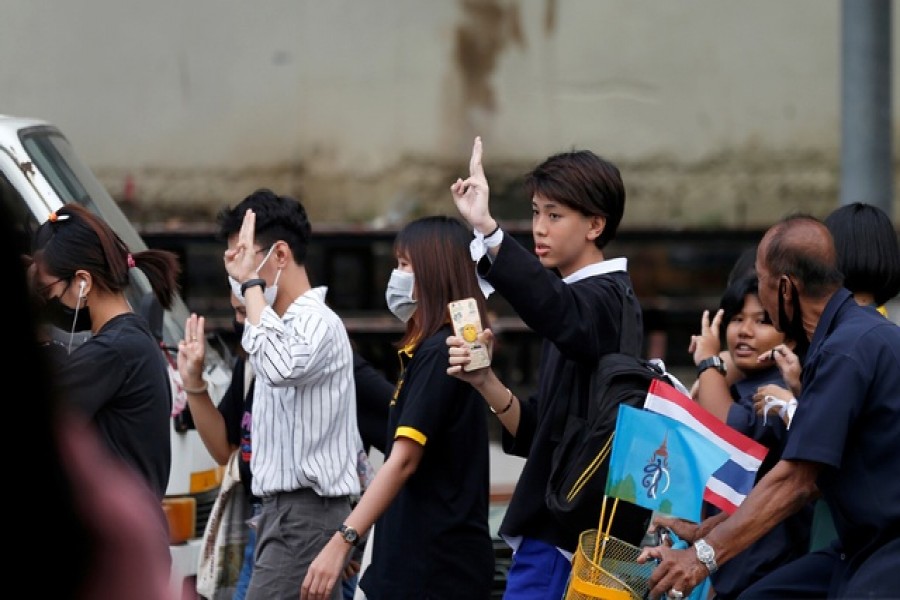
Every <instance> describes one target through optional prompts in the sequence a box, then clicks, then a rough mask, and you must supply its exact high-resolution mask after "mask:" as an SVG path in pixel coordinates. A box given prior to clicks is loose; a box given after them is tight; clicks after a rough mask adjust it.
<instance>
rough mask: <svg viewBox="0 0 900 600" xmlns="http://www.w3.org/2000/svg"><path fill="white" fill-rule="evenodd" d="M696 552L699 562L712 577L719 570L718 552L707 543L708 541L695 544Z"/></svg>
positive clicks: (698, 541) (700, 540) (699, 541)
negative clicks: (717, 562)
mask: <svg viewBox="0 0 900 600" xmlns="http://www.w3.org/2000/svg"><path fill="white" fill-rule="evenodd" d="M694 550H696V551H697V560H699V561H700V562H702V563H703V565H704V566H705V567H706V570H707V571H709V574H710V575H712V574H713V573H715V572H716V571H717V570H718V569H719V565H717V564H716V551H715V550H713V547H712V546H710V545H709V544H707V543H706V540H704V539H699V540H697V541H696V542H694Z"/></svg>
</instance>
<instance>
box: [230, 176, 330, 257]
mask: <svg viewBox="0 0 900 600" xmlns="http://www.w3.org/2000/svg"><path fill="white" fill-rule="evenodd" d="M247 209H252V210H253V212H254V213H255V214H256V230H255V231H254V236H255V238H256V243H257V244H259V246H260V247H261V248H262V249H264V250H265V249H267V248H269V247H270V246H272V244H274V243H275V242H277V241H283V242H285V243H286V244H287V245H288V246H290V248H291V253H292V254H293V255H294V262H295V263H297V264H298V265H302V264H304V262H305V261H306V253H307V250H308V248H309V240H310V238H311V237H312V227H311V226H310V224H309V217H308V216H307V214H306V209H305V208H304V207H303V204H302V203H301V202H300V201H299V200H296V199H294V198H291V197H289V196H279V195H278V194H276V193H275V192H273V191H272V190H269V189H265V188H262V189H258V190H256V191H255V192H253V193H252V194H250V195H249V196H247V197H246V198H244V199H243V200H241V202H240V203H239V204H238V205H237V206H235V207H233V208H231V207H229V208H224V209H222V210H221V211H219V214H218V216H217V220H218V223H219V234H218V236H219V238H220V239H221V240H223V241H227V240H228V238H229V237H231V236H232V235H234V234H235V233H238V232H239V231H240V230H241V225H242V224H243V222H244V215H245V214H246V213H247Z"/></svg>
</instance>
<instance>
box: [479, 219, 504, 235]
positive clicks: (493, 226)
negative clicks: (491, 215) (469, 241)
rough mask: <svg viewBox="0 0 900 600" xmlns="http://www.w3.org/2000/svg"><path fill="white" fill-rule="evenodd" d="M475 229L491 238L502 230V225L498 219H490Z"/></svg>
mask: <svg viewBox="0 0 900 600" xmlns="http://www.w3.org/2000/svg"><path fill="white" fill-rule="evenodd" d="M475 229H476V230H477V231H478V233H480V234H481V235H483V236H484V237H491V235H493V234H495V233H497V230H498V229H500V224H499V223H498V222H497V220H496V219H490V220H488V221H485V222H484V223H481V224H480V225H479V226H478V227H476V228H475Z"/></svg>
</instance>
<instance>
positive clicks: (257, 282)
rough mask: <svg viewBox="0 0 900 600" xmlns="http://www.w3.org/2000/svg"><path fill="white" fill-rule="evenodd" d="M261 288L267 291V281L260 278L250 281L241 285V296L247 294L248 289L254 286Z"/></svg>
mask: <svg viewBox="0 0 900 600" xmlns="http://www.w3.org/2000/svg"><path fill="white" fill-rule="evenodd" d="M257 285H258V286H259V287H261V288H262V289H263V291H265V289H266V280H265V279H260V278H259V277H257V278H255V279H248V280H247V281H245V282H244V283H242V284H241V294H246V293H247V289H248V288H252V287H254V286H257Z"/></svg>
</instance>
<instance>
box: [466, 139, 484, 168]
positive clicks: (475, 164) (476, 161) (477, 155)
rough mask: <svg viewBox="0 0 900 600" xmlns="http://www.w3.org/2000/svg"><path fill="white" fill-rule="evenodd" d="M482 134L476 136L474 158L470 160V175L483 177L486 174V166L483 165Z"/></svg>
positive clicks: (473, 147)
mask: <svg viewBox="0 0 900 600" xmlns="http://www.w3.org/2000/svg"><path fill="white" fill-rule="evenodd" d="M482 151H483V150H482V146H481V136H476V137H475V143H473V144H472V158H471V159H470V160H469V175H470V176H478V177H481V176H483V175H484V168H483V167H482V165H481V155H482Z"/></svg>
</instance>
